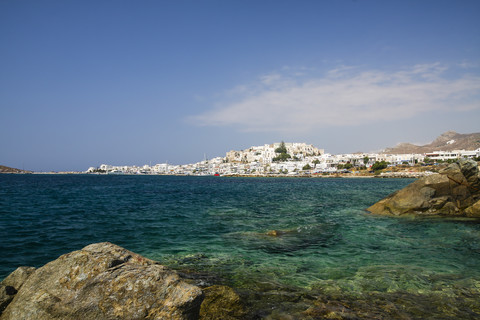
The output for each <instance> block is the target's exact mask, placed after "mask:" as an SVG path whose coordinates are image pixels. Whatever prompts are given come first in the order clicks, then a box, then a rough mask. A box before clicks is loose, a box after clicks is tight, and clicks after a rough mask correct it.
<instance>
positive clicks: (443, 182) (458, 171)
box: [367, 159, 480, 218]
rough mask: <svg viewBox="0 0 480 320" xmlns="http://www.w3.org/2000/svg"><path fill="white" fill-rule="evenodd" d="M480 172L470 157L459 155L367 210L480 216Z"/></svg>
mask: <svg viewBox="0 0 480 320" xmlns="http://www.w3.org/2000/svg"><path fill="white" fill-rule="evenodd" d="M479 201H480V176H479V170H478V165H477V163H476V162H475V161H473V160H466V159H461V160H459V161H458V162H456V163H452V164H450V165H449V166H448V167H447V168H445V169H443V170H442V171H441V172H440V173H439V174H434V175H430V176H427V177H424V178H421V179H419V180H417V181H415V182H413V183H411V184H409V185H408V186H406V187H405V188H403V189H401V190H399V191H397V192H394V193H392V194H391V195H389V196H387V197H386V198H384V199H382V200H380V201H379V202H377V203H375V204H374V205H372V206H371V207H370V208H368V209H367V210H368V211H370V212H372V213H375V214H393V215H402V214H412V213H413V214H423V215H448V216H468V217H479V218H480V203H479Z"/></svg>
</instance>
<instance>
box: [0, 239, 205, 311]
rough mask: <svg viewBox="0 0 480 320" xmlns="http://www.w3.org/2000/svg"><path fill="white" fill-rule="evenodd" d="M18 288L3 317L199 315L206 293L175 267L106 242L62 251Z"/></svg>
mask: <svg viewBox="0 0 480 320" xmlns="http://www.w3.org/2000/svg"><path fill="white" fill-rule="evenodd" d="M7 279H8V278H7ZM7 279H5V280H4V281H6V280H7ZM2 283H3V282H2ZM16 290H17V291H18V292H17V293H16V294H15V295H14V298H13V301H11V302H10V304H8V306H7V307H6V309H5V310H4V312H3V313H2V315H1V316H0V319H1V320H7V319H38V320H42V319H67V320H68V319H72V320H73V319H197V318H198V316H199V311H200V305H201V303H202V301H203V298H204V294H203V292H202V290H201V289H200V288H199V287H197V286H194V285H191V284H188V283H187V282H185V281H184V280H183V279H181V278H180V277H179V275H178V274H177V273H176V272H174V271H171V270H169V269H167V268H166V267H164V266H162V265H160V264H158V263H156V262H155V261H152V260H149V259H146V258H144V257H142V256H140V255H138V254H135V253H133V252H131V251H128V250H126V249H124V248H121V247H119V246H116V245H114V244H111V243H108V242H104V243H96V244H91V245H89V246H87V247H85V248H83V249H82V250H78V251H74V252H71V253H68V254H65V255H62V256H60V257H59V258H58V259H56V260H54V261H52V262H49V263H47V264H46V265H44V266H43V267H41V268H39V269H36V270H35V271H34V272H33V273H32V274H31V275H29V276H28V278H26V280H25V282H24V283H23V285H21V286H20V287H19V289H16Z"/></svg>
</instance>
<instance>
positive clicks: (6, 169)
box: [0, 166, 32, 173]
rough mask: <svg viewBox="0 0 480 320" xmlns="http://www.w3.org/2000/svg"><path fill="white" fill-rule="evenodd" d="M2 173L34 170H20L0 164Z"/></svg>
mask: <svg viewBox="0 0 480 320" xmlns="http://www.w3.org/2000/svg"><path fill="white" fill-rule="evenodd" d="M0 173H32V171H27V170H20V169H15V168H10V167H6V166H0Z"/></svg>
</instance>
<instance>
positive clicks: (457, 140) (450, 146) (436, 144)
mask: <svg viewBox="0 0 480 320" xmlns="http://www.w3.org/2000/svg"><path fill="white" fill-rule="evenodd" d="M478 148H480V132H477V133H467V134H462V133H457V132H455V131H447V132H445V133H443V134H442V135H440V136H439V137H438V138H437V139H435V140H434V141H433V142H432V143H429V144H426V145H423V146H417V145H415V144H411V143H399V144H398V145H396V146H395V147H393V148H386V149H385V150H383V151H382V153H390V154H401V153H420V154H422V153H427V152H433V151H452V150H476V149H478Z"/></svg>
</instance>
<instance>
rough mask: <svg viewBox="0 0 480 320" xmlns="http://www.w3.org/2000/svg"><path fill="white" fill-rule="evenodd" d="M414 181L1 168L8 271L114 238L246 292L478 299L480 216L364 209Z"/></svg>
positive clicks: (0, 220)
mask: <svg viewBox="0 0 480 320" xmlns="http://www.w3.org/2000/svg"><path fill="white" fill-rule="evenodd" d="M412 181H413V180H400V179H396V180H394V179H328V178H325V179H324V178H321V179H320V178H319V179H299V178H298V179H296V178H224V177H221V178H220V177H170V176H105V175H89V176H86V175H0V243H1V244H0V247H1V252H2V262H1V263H0V278H3V277H5V276H6V275H8V273H10V272H11V271H13V270H14V269H15V268H16V267H17V266H20V265H31V266H36V267H39V266H41V265H43V264H45V263H47V262H48V261H50V260H53V259H55V258H57V257H58V256H59V255H61V254H63V253H66V252H69V251H72V250H78V249H80V248H82V247H83V246H86V245H88V244H90V243H93V242H101V241H110V242H113V243H115V244H118V245H120V246H123V247H125V248H127V249H129V250H132V251H135V252H137V253H140V254H143V255H145V256H147V257H149V258H152V259H155V260H159V261H161V262H162V263H164V264H166V265H169V266H171V267H172V268H176V269H179V270H183V271H184V270H188V271H190V272H198V273H205V274H206V273H208V274H212V275H215V276H216V277H218V279H222V280H221V281H222V282H223V283H226V284H228V285H231V286H234V287H235V288H237V289H238V290H246V291H262V292H267V291H271V290H280V291H282V290H283V292H284V291H285V290H286V289H285V288H289V289H288V290H293V291H295V292H300V291H302V290H304V291H308V292H310V293H314V295H315V299H317V298H318V297H319V295H328V296H329V297H332V296H337V297H339V296H341V297H343V298H342V299H345V297H347V296H348V297H350V298H352V297H355V299H357V300H358V297H359V296H365V295H378V294H383V297H386V296H388V295H391V294H396V293H408V294H410V295H417V294H420V295H422V294H423V295H424V296H425V297H426V296H429V297H431V295H432V294H437V295H442V297H443V296H444V297H446V298H449V299H450V298H452V297H453V298H454V300H452V301H453V302H454V303H456V304H459V301H458V299H461V301H460V302H462V301H463V302H464V301H466V300H465V299H467V300H468V299H469V298H468V297H472V295H473V297H475V298H476V297H477V295H478V293H479V291H480V224H479V223H478V222H477V221H471V220H462V219H444V218H413V217H407V218H393V217H380V216H373V215H370V214H368V213H367V212H365V211H364V209H365V208H367V207H368V206H370V205H371V204H373V203H374V202H376V201H378V200H380V199H381V198H382V197H384V196H386V195H388V194H389V193H391V192H393V191H395V190H398V189H401V188H402V187H404V186H405V185H407V184H408V183H410V182H412ZM274 230H275V231H276V234H277V235H276V236H275V235H273V231H274ZM465 292H466V293H465ZM437 298H438V297H436V298H435V299H437ZM453 298H452V299H453ZM352 299H353V298H352ZM372 299H373V298H372ZM382 299H383V298H382ZM392 299H398V296H393V297H392ZM437 300H438V299H437ZM302 301H303V300H302ZM312 301H313V300H312ZM449 301H450V300H449ZM453 302H449V303H453ZM295 303H297V302H295ZM295 303H292V304H295ZM405 303H406V302H405ZM419 303H421V302H419ZM426 303H430V302H426ZM297 304H301V303H300V302H298V303H297ZM284 305H285V304H284ZM466 305H467V306H466V307H462V308H467V309H468V308H470V309H469V310H466V311H465V312H466V313H465V315H466V316H465V317H466V318H469V315H470V314H472V315H473V316H472V317H475V316H476V315H477V313H476V312H477V311H478V312H479V313H478V314H480V311H479V310H477V309H476V308H478V305H477V304H475V303H473V305H472V304H471V303H467V304H466ZM417 307H418V306H417ZM417 307H416V308H417ZM284 308H286V309H288V308H290V309H292V310H293V309H295V307H292V306H290V307H288V306H287V307H284ZM301 308H302V307H298V309H301ZM422 310H423V309H422ZM455 310H456V311H449V312H451V313H452V312H453V316H455V313H457V314H456V315H458V312H459V311H458V310H457V309H455ZM472 310H473V311H472ZM475 310H477V311H475ZM287 311H288V310H287ZM442 312H443V311H442ZM462 312H463V311H462ZM453 316H452V317H453Z"/></svg>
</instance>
